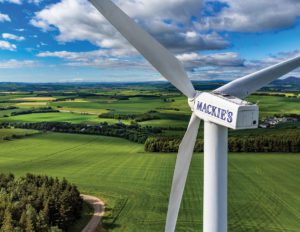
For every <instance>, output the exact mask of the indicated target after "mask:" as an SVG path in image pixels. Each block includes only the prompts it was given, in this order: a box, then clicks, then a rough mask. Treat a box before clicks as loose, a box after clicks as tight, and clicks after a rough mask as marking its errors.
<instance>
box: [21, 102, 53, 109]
mask: <svg viewBox="0 0 300 232" xmlns="http://www.w3.org/2000/svg"><path fill="white" fill-rule="evenodd" d="M47 104H48V102H21V103H17V104H16V106H19V107H25V108H30V107H39V106H47Z"/></svg>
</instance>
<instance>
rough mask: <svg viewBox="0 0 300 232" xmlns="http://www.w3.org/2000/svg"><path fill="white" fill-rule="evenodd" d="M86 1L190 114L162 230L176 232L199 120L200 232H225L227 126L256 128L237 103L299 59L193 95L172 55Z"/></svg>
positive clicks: (105, 6) (97, 0) (105, 5)
mask: <svg viewBox="0 0 300 232" xmlns="http://www.w3.org/2000/svg"><path fill="white" fill-rule="evenodd" d="M89 1H90V2H91V3H92V4H93V5H94V6H95V7H96V8H97V9H98V10H99V12H100V13H101V14H102V15H103V16H104V17H105V18H106V19H107V20H108V21H109V22H110V23H111V24H112V25H113V26H114V27H115V28H116V29H117V30H118V31H119V32H120V33H121V34H122V35H123V36H124V37H125V38H126V39H127V40H128V41H129V43H131V44H132V45H133V46H134V47H135V48H136V49H137V50H138V51H139V52H140V53H141V54H142V55H143V56H144V57H145V58H146V59H147V60H148V61H149V62H150V63H151V64H152V65H153V66H154V67H155V68H156V69H157V71H158V72H159V73H160V74H161V75H162V76H164V77H165V78H166V79H167V80H168V81H169V82H171V83H172V84H173V85H174V86H175V87H176V88H177V89H178V90H180V91H181V92H182V93H183V94H184V95H185V96H187V98H188V104H189V106H190V108H191V111H192V116H191V119H190V122H189V125H188V128H187V131H186V133H185V135H184V137H183V140H182V142H181V144H180V147H179V151H178V155H177V160H176V166H175V171H174V177H173V183H172V189H171V195H170V199H169V208H168V214H167V222H166V227H165V232H173V231H175V227H176V221H177V217H178V212H179V208H180V203H181V199H182V195H183V191H184V186H185V182H186V178H187V175H188V170H189V166H190V162H191V158H192V154H193V150H194V146H195V143H196V139H197V134H198V129H199V125H200V120H201V119H203V120H204V197H203V198H204V200H203V231H204V232H226V231H227V166H228V165H227V158H228V157H227V156H228V128H232V129H246V128H257V126H258V107H257V106H256V105H254V104H250V103H248V102H246V101H243V100H242V99H244V98H245V97H247V96H248V95H250V94H251V93H253V92H255V91H257V90H258V89H260V88H262V87H263V86H265V85H267V84H268V83H270V82H271V81H273V80H275V79H277V78H279V77H281V76H283V75H285V74H286V73H288V72H290V71H292V70H294V69H296V68H298V67H300V56H298V57H295V58H293V59H290V60H287V61H284V62H281V63H279V64H276V65H273V66H271V67H268V68H266V69H263V70H261V71H258V72H255V73H253V74H250V75H247V76H244V77H242V78H239V79H236V80H234V81H232V82H230V83H228V84H226V85H224V86H222V87H220V88H218V89H216V90H214V91H212V92H210V93H203V92H202V93H201V92H197V91H196V90H195V89H194V87H193V85H192V83H191V81H190V80H189V78H188V77H187V74H186V72H185V71H184V69H183V67H182V64H181V63H180V62H179V61H178V60H177V59H176V57H174V56H173V55H172V54H171V53H170V52H169V51H168V50H167V49H166V48H164V47H163V46H162V45H161V44H160V43H159V42H157V41H156V40H155V39H154V38H153V37H151V36H150V35H149V34H148V33H147V32H146V31H144V30H143V29H141V28H140V27H139V26H138V25H137V24H136V23H135V22H134V21H133V20H132V19H131V18H130V17H128V16H127V15H126V14H125V13H124V12H123V11H122V10H121V9H120V8H119V7H117V6H116V5H115V4H114V3H113V2H112V1H110V0H89Z"/></svg>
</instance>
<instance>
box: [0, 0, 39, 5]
mask: <svg viewBox="0 0 300 232" xmlns="http://www.w3.org/2000/svg"><path fill="white" fill-rule="evenodd" d="M42 1H43V0H27V1H26V2H27V3H33V4H36V5H38V4H39V3H40V2H42ZM1 2H8V3H14V4H18V5H21V4H22V3H23V2H24V0H0V3H1Z"/></svg>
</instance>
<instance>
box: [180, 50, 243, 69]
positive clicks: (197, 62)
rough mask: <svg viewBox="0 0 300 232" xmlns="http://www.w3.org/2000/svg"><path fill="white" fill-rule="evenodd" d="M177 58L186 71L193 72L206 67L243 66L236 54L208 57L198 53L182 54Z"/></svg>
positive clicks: (219, 54)
mask: <svg viewBox="0 0 300 232" xmlns="http://www.w3.org/2000/svg"><path fill="white" fill-rule="evenodd" d="M177 58H178V59H179V60H180V61H182V62H183V64H184V66H185V67H186V68H187V69H188V70H194V69H197V68H201V67H206V66H231V67H239V66H244V62H245V60H244V59H242V58H241V57H240V55H239V54H238V53H234V52H226V53H215V54H209V55H201V54H198V53H194V52H193V53H184V54H181V55H178V56H177Z"/></svg>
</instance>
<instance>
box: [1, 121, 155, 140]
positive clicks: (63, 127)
mask: <svg viewBox="0 0 300 232" xmlns="http://www.w3.org/2000/svg"><path fill="white" fill-rule="evenodd" d="M8 126H13V127H15V128H23V129H33V130H40V131H53V132H63V133H76V134H91V135H104V136H111V137H119V138H124V139H127V140H130V141H132V142H136V143H142V144H143V143H145V141H146V140H147V138H148V137H149V136H154V135H157V134H160V133H161V129H159V128H154V127H149V126H146V127H141V126H140V125H138V124H132V125H125V124H112V125H111V124H108V123H106V122H104V123H100V124H97V125H87V124H73V123H68V122H36V123H7V122H6V123H0V128H1V127H8Z"/></svg>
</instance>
